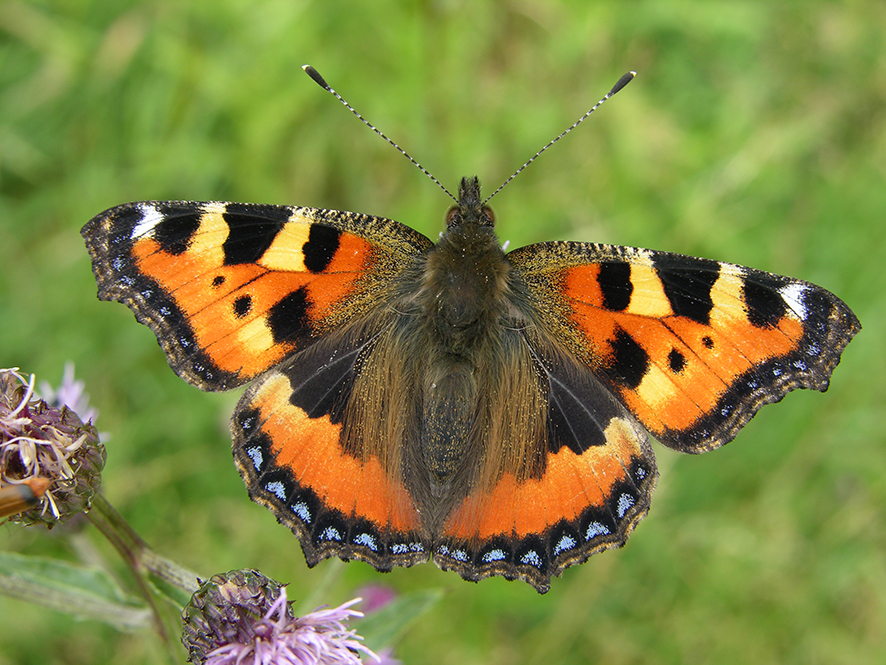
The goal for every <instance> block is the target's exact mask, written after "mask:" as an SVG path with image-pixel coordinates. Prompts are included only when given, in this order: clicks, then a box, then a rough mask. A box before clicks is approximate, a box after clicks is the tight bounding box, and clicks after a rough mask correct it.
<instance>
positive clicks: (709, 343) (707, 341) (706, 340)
mask: <svg viewBox="0 0 886 665" xmlns="http://www.w3.org/2000/svg"><path fill="white" fill-rule="evenodd" d="M701 343H702V344H703V345H704V348H706V349H713V348H714V340H713V338H712V337H711V336H710V335H705V336H704V337H702V338H701Z"/></svg>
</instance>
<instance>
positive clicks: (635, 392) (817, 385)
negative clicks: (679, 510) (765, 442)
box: [508, 242, 861, 453]
mask: <svg viewBox="0 0 886 665" xmlns="http://www.w3.org/2000/svg"><path fill="white" fill-rule="evenodd" d="M508 258H509V259H510V260H511V261H512V262H513V263H514V264H515V265H516V266H518V268H519V269H520V271H521V274H522V276H523V278H524V280H525V281H526V283H527V285H528V288H529V289H530V291H531V293H532V296H533V299H534V300H535V301H537V302H543V303H546V305H545V306H544V307H542V308H540V309H539V317H540V322H541V325H543V326H545V327H547V328H548V329H550V330H551V331H554V332H555V333H556V334H559V335H560V336H561V338H562V340H563V341H564V343H565V344H566V345H567V346H568V347H569V348H570V349H571V350H572V352H573V353H575V354H576V355H577V356H578V357H579V358H581V359H582V360H583V362H584V363H585V364H586V365H587V366H588V367H590V368H591V369H592V370H593V371H594V372H595V374H596V375H597V376H598V377H599V378H600V379H601V380H602V381H604V382H605V384H606V385H607V386H608V388H609V389H610V390H611V391H612V392H613V394H615V395H616V396H617V397H618V399H619V400H620V401H621V402H622V403H623V404H624V405H625V407H627V409H628V410H629V411H630V412H631V413H632V414H633V415H634V416H635V417H636V418H637V419H638V420H639V421H640V422H641V423H642V424H643V426H644V427H645V428H646V429H647V430H648V431H649V432H650V433H652V434H653V435H654V436H655V437H656V438H657V439H658V440H659V441H661V442H662V443H664V444H665V445H667V446H669V447H671V448H674V449H676V450H680V451H683V452H689V453H700V452H704V451H707V450H712V449H714V448H717V447H719V446H721V445H723V444H725V443H728V442H729V441H731V440H732V439H733V438H734V437H735V436H736V434H737V433H738V431H739V430H740V429H741V428H742V427H743V426H744V425H745V424H746V423H747V422H748V421H749V420H750V419H751V418H752V417H753V416H754V414H755V413H756V412H757V410H758V409H759V408H760V407H761V406H763V405H764V404H767V403H770V402H777V401H779V400H780V399H781V398H782V397H784V395H785V394H786V393H788V392H790V391H791V390H795V389H797V388H812V389H815V390H821V391H824V390H827V387H828V381H829V379H830V375H831V372H832V371H833V369H834V367H836V365H837V363H838V362H839V361H840V354H841V353H842V351H843V349H844V348H845V347H846V345H847V344H848V343H849V341H850V340H851V339H852V337H853V336H854V335H855V334H856V333H857V332H858V331H859V330H860V329H861V325H860V324H859V322H858V319H857V318H856V317H855V315H854V314H853V313H852V311H851V310H850V309H849V308H848V307H847V306H846V304H845V303H843V302H842V301H841V300H840V299H839V298H837V297H836V296H835V295H833V294H832V293H830V292H829V291H826V290H825V289H823V288H821V287H819V286H816V285H814V284H810V283H808V282H804V281H801V280H796V279H791V278H789V277H783V276H780V275H775V274H772V273H767V272H763V271H760V270H754V269H751V268H745V267H743V266H738V265H734V264H729V263H720V262H717V261H711V260H707V259H699V258H694V257H690V256H683V255H679V254H671V253H667V252H657V251H652V250H647V249H635V248H629V247H617V246H612V245H598V244H583V243H568V242H563V243H544V244H540V245H532V246H529V247H523V248H521V249H518V250H515V251H514V252H512V253H510V254H509V255H508Z"/></svg>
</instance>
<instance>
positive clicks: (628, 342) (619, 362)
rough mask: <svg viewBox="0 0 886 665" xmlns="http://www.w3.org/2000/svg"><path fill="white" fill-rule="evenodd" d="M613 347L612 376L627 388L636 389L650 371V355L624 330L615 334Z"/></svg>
mask: <svg viewBox="0 0 886 665" xmlns="http://www.w3.org/2000/svg"><path fill="white" fill-rule="evenodd" d="M611 346H612V357H613V361H612V365H611V366H610V372H611V374H612V376H613V377H614V378H615V379H616V380H617V381H618V382H619V383H621V384H622V385H624V386H625V387H627V388H630V389H634V388H636V387H637V386H639V385H640V382H641V381H643V377H644V376H646V372H647V371H648V370H649V354H648V353H646V351H645V350H644V349H643V347H642V346H640V345H639V344H637V341H636V340H635V339H634V338H633V337H631V336H630V335H629V334H628V333H627V332H625V331H624V330H619V331H618V332H616V333H615V339H614V340H612V342H611Z"/></svg>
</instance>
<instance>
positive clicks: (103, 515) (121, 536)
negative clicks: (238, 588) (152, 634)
mask: <svg viewBox="0 0 886 665" xmlns="http://www.w3.org/2000/svg"><path fill="white" fill-rule="evenodd" d="M86 517H87V518H88V519H89V521H90V522H92V523H93V524H94V525H95V527H96V528H97V529H98V530H99V531H101V532H102V534H103V535H104V536H105V538H107V539H108V540H109V541H110V543H111V544H112V545H113V546H114V548H115V549H116V550H117V551H118V552H119V553H120V556H121V557H123V561H124V562H125V563H126V565H127V567H128V568H129V569H130V570H131V571H132V573H133V577H134V578H135V581H136V584H137V585H138V588H139V591H140V593H141V595H142V597H144V599H145V601H146V602H147V603H148V606H149V607H150V608H151V612H152V613H153V615H154V624H155V626H156V628H157V632H158V633H159V634H160V637H161V638H162V639H163V641H164V642H165V643H166V644H167V645H169V631H168V630H167V628H166V624H165V623H164V621H163V615H162V614H161V612H160V607H159V606H158V604H157V598H156V594H155V593H154V592H153V590H152V589H151V587H150V585H149V584H148V580H147V579H146V575H145V574H146V573H147V574H150V575H152V576H154V577H155V578H157V579H158V580H159V581H161V582H163V583H165V584H167V585H169V586H171V587H173V588H175V589H179V590H181V591H183V592H185V594H186V595H187V596H188V597H190V595H191V594H192V593H194V591H196V590H197V588H198V587H199V580H198V577H197V574H196V573H194V572H192V571H190V570H187V569H186V568H183V567H182V566H180V565H178V564H177V563H175V562H173V561H170V560H169V559H167V558H165V557H162V556H160V555H159V554H157V553H156V552H154V551H153V550H152V549H151V548H150V547H148V545H147V543H145V541H144V540H142V539H141V537H140V536H139V535H138V534H137V533H136V532H135V531H133V529H132V527H131V526H129V524H128V523H127V522H126V520H124V519H123V516H122V515H121V514H120V513H118V512H117V510H116V509H115V508H114V507H113V506H112V505H111V504H110V503H108V501H107V499H105V497H104V496H103V495H102V494H101V493H100V492H99V493H97V494H96V495H95V498H94V499H93V502H92V510H90V511H89V512H88V513H86ZM185 602H187V598H185V599H184V602H183V603H182V604H184V603H185Z"/></svg>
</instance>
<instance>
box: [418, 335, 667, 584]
mask: <svg viewBox="0 0 886 665" xmlns="http://www.w3.org/2000/svg"><path fill="white" fill-rule="evenodd" d="M509 334H512V335H514V336H519V337H520V339H521V341H522V344H521V345H520V350H521V351H522V352H523V353H525V354H526V356H527V361H528V362H529V363H531V364H532V366H533V369H534V372H533V374H534V376H533V375H530V374H525V375H522V376H521V375H519V374H515V373H514V372H513V361H508V362H507V365H508V366H509V367H511V368H512V371H511V373H510V374H511V377H510V378H513V379H514V382H513V384H519V383H520V382H524V383H525V382H530V381H532V380H537V381H538V382H539V384H540V387H541V390H542V394H543V399H544V404H545V408H544V413H543V418H542V420H541V425H542V427H541V430H540V431H539V430H538V429H537V428H532V427H521V428H520V430H521V431H520V433H517V432H513V433H511V434H510V436H509V437H508V438H507V439H506V440H505V441H503V445H504V446H505V447H506V448H507V449H510V450H513V451H519V453H520V456H519V457H517V458H513V457H511V458H510V459H508V456H507V455H505V456H504V461H502V460H501V459H500V458H496V456H494V455H490V452H491V451H490V450H489V449H488V448H487V450H486V451H485V453H486V454H485V455H484V456H481V457H480V459H481V462H482V464H483V465H484V466H486V467H488V468H490V469H491V471H492V472H491V473H489V472H487V471H486V470H483V471H481V472H480V478H481V480H480V481H479V482H475V483H473V484H472V486H471V487H472V491H471V492H470V493H469V494H468V495H467V496H466V497H465V499H464V500H463V501H462V502H461V503H460V504H459V505H458V506H456V507H455V508H454V510H453V511H452V512H451V513H450V514H449V515H448V517H447V519H446V520H445V523H444V526H443V529H442V534H441V537H440V539H439V541H438V542H437V543H436V546H435V550H434V559H435V561H436V562H437V564H438V565H440V566H441V567H442V568H444V569H452V570H456V571H457V572H459V574H461V575H462V577H464V578H465V579H469V580H473V581H477V580H479V579H482V578H484V577H489V576H490V575H503V576H505V577H507V578H509V579H522V580H524V581H526V582H529V583H530V584H532V585H533V586H535V587H536V588H537V589H538V590H539V591H540V592H544V591H546V590H547V589H548V588H549V587H550V581H551V577H552V576H554V575H559V574H560V573H561V572H562V571H563V570H564V569H565V568H566V567H568V566H571V565H574V564H576V563H581V562H583V561H585V560H586V559H588V557H590V556H591V555H593V554H595V553H597V552H600V551H603V550H605V549H609V548H612V547H621V546H622V545H623V544H624V542H625V541H626V540H627V538H628V536H629V535H630V533H631V531H632V530H633V528H634V526H635V525H636V524H637V522H639V521H640V520H641V519H642V518H643V516H645V515H646V513H647V511H648V509H649V502H650V498H651V494H652V490H653V488H654V486H655V481H656V478H657V472H656V468H655V457H654V455H653V453H652V449H651V447H650V445H649V442H648V440H647V437H646V432H645V431H643V428H642V427H640V426H639V424H638V423H637V422H636V420H634V418H633V417H632V416H631V415H630V414H629V413H628V412H627V411H626V410H625V409H624V407H623V406H622V405H621V404H620V403H619V402H618V401H617V400H616V399H615V398H614V397H613V395H612V393H611V392H609V390H607V388H606V387H605V386H604V385H603V384H602V383H600V382H599V381H598V380H597V379H596V378H595V377H594V376H593V374H592V373H590V372H589V371H588V370H587V369H586V368H584V367H581V366H580V365H579V364H577V363H576V362H575V360H574V359H572V358H571V357H569V356H568V354H564V353H563V352H562V350H561V349H558V348H557V347H556V346H554V345H552V344H551V343H550V342H549V341H547V340H544V339H542V338H541V337H540V336H539V335H538V334H537V331H535V332H533V331H532V330H531V329H524V330H523V331H522V332H519V333H517V332H513V333H509ZM512 353H518V351H517V350H516V349H514V350H512ZM498 394H499V397H498V399H499V400H501V401H502V402H505V403H506V404H502V405H499V406H496V407H494V408H495V409H498V408H503V409H504V410H505V412H506V414H507V415H508V416H510V417H511V418H512V419H514V420H515V421H516V422H521V420H520V418H519V417H518V410H519V406H520V404H521V403H523V402H525V399H524V398H521V397H520V393H519V390H518V388H517V385H510V386H508V387H507V389H505V390H502V391H500V392H499V393H498ZM508 405H510V406H508ZM508 411H510V412H508ZM487 443H489V444H490V445H494V439H493V438H492V437H487Z"/></svg>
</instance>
